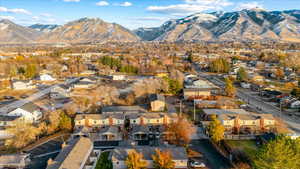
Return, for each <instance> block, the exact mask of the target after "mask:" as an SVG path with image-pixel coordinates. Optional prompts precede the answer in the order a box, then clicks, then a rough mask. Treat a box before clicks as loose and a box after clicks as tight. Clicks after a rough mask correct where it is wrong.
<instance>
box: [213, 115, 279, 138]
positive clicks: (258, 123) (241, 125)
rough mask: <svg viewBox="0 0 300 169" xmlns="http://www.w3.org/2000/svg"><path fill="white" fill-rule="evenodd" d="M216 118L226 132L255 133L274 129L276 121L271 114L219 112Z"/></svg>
mask: <svg viewBox="0 0 300 169" xmlns="http://www.w3.org/2000/svg"><path fill="white" fill-rule="evenodd" d="M218 119H219V120H220V121H221V123H222V125H223V126H224V127H225V130H226V132H227V133H245V134H255V133H260V132H267V131H274V130H275V129H276V121H275V119H274V117H273V116H272V115H271V114H254V113H251V114H221V115H218Z"/></svg>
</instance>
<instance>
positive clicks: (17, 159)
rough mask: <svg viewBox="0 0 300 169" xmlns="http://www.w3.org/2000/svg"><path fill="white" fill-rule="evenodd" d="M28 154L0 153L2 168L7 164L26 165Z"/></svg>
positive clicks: (0, 165)
mask: <svg viewBox="0 0 300 169" xmlns="http://www.w3.org/2000/svg"><path fill="white" fill-rule="evenodd" d="M27 157H28V154H9V155H0V168H1V167H5V166H14V165H15V166H19V165H21V166H25V159H26V158H27Z"/></svg>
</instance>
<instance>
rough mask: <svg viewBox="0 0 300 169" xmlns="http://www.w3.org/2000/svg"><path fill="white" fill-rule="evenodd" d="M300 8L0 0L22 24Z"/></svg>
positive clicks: (284, 3) (228, 2) (145, 21)
mask: <svg viewBox="0 0 300 169" xmlns="http://www.w3.org/2000/svg"><path fill="white" fill-rule="evenodd" d="M254 7H260V8H264V9H266V10H289V9H300V0H254V1H251V0H0V19H10V20H12V21H13V22H16V23H18V24H22V25H31V24H33V23H42V24H53V23H57V24H64V23H66V22H68V21H72V20H76V19H79V18H82V17H99V18H101V19H103V20H105V21H107V22H115V23H118V24H121V25H123V26H125V27H127V28H130V29H135V28H138V27H152V26H159V25H160V24H162V23H163V22H165V21H167V20H168V19H174V18H180V17H183V16H187V15H190V14H193V13H197V12H211V11H221V10H222V11H235V10H240V9H245V8H254Z"/></svg>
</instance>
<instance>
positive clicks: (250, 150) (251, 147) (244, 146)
mask: <svg viewBox="0 0 300 169" xmlns="http://www.w3.org/2000/svg"><path fill="white" fill-rule="evenodd" d="M226 143H227V144H228V145H229V146H230V147H231V148H233V149H237V150H240V151H243V152H244V153H245V154H246V155H247V156H248V157H249V158H250V159H253V157H254V156H255V152H256V150H257V149H258V147H257V145H256V142H255V141H253V140H239V141H235V140H234V141H233V140H227V141H226Z"/></svg>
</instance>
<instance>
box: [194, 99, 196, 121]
mask: <svg viewBox="0 0 300 169" xmlns="http://www.w3.org/2000/svg"><path fill="white" fill-rule="evenodd" d="M194 122H196V105H195V99H194Z"/></svg>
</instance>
